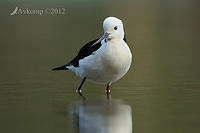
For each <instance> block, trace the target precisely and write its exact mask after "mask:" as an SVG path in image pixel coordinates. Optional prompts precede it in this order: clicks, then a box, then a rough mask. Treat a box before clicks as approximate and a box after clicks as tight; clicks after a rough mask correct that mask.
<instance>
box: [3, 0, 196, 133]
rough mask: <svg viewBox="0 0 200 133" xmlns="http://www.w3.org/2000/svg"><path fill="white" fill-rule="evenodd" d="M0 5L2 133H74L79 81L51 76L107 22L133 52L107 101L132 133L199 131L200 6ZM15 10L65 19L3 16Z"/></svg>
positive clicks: (101, 92) (95, 94) (96, 92)
mask: <svg viewBox="0 0 200 133" xmlns="http://www.w3.org/2000/svg"><path fill="white" fill-rule="evenodd" d="M0 3H1V5H0V7H1V10H2V11H1V12H0V14H1V21H0V27H1V32H0V36H1V43H0V61H1V65H0V73H1V78H0V118H1V119H0V132H1V133H11V132H15V133H27V132H28V133H44V132H50V133H54V132H59V133H64V132H65V133H67V132H76V131H80V130H79V129H78V127H77V126H76V124H75V123H74V122H73V121H74V116H73V115H72V113H71V112H72V108H73V107H72V105H73V103H75V102H79V101H80V100H81V99H80V97H79V96H78V95H77V94H76V93H75V88H76V87H77V86H78V84H79V83H80V82H81V79H80V78H79V77H76V76H75V74H73V73H72V72H68V71H62V72H61V71H60V72H52V71H50V69H51V68H52V67H55V66H57V65H62V64H63V63H67V61H69V60H71V59H72V58H73V57H74V56H75V55H76V54H77V52H78V51H79V48H80V47H81V46H82V45H84V44H85V43H86V42H87V41H89V40H92V39H94V38H97V37H100V36H101V35H102V32H103V31H102V27H101V25H102V21H103V19H104V18H105V17H107V16H111V15H112V16H117V17H119V18H121V19H122V20H123V22H124V26H125V31H126V35H127V41H128V44H129V46H130V48H131V51H132V52H133V64H132V66H131V69H130V71H129V72H128V73H127V75H126V76H125V77H123V78H122V79H121V80H119V81H118V82H116V83H115V84H113V85H112V87H111V95H112V99H113V100H116V99H117V100H119V101H123V103H124V104H126V105H127V106H130V109H131V113H132V130H133V132H134V133H145V132H148V133H161V132H162V133H188V132H191V131H192V132H199V131H200V129H199V122H200V115H199V112H200V107H199V104H200V71H199V68H200V62H199V57H200V53H199V49H200V45H199V44H200V41H199V34H200V31H199V23H200V19H199V7H198V5H199V4H200V3H199V2H197V1H193V0H184V1H178V0H177V1H164V0H163V1H162V0H155V1H151V2H149V1H145V0H143V1H139V0H136V1H134V2H131V1H126V2H123V3H122V2H120V1H115V2H114V1H110V2H101V1H96V2H91V1H87V2H81V1H76V2H72V1H66V2H64V1H60V2H57V3H55V2H49V3H48V4H45V3H43V2H40V3H39V2H30V1H27V2H23V4H22V3H21V2H20V1H17V0H16V1H13V3H11V2H9V3H8V2H6V1H1V2H0ZM38 3H39V4H38ZM16 5H17V6H19V7H20V6H21V7H29V8H46V7H65V8H66V11H67V12H66V14H65V15H52V16H51V15H42V16H37V15H35V16H34V15H15V16H10V15H9V13H10V12H11V11H12V10H13V9H14V8H15V6H16ZM119 9H120V10H119ZM83 94H84V96H85V97H86V98H89V99H91V100H92V99H95V98H97V99H98V98H100V97H104V96H105V85H98V84H93V83H90V82H86V83H85V85H84V87H83ZM104 98H105V97H104ZM94 101H95V100H94ZM97 105H98V103H97ZM101 105H102V104H101ZM94 113H95V112H94ZM126 129H127V128H126ZM113 130H114V129H113Z"/></svg>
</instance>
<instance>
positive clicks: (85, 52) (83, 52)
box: [68, 39, 101, 67]
mask: <svg viewBox="0 0 200 133" xmlns="http://www.w3.org/2000/svg"><path fill="white" fill-rule="evenodd" d="M98 40H99V39H96V40H93V41H91V42H89V43H87V44H86V45H84V46H83V47H82V48H81V49H80V51H79V53H78V55H77V56H76V57H75V58H74V59H73V60H72V61H70V62H69V63H68V65H73V66H74V67H79V60H81V59H83V58H85V57H87V56H89V55H91V54H93V52H95V51H97V50H98V49H99V48H100V47H101V42H99V43H97V44H95V45H93V44H94V43H95V42H96V41H98Z"/></svg>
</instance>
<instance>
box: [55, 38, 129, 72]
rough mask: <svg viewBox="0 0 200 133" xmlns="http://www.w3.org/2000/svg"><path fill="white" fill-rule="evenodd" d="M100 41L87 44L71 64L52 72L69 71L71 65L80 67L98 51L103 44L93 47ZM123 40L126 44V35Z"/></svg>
mask: <svg viewBox="0 0 200 133" xmlns="http://www.w3.org/2000/svg"><path fill="white" fill-rule="evenodd" d="M98 40H99V39H96V40H93V41H91V42H89V43H87V44H85V45H84V46H83V47H82V48H81V49H80V51H79V53H78V55H77V56H76V57H75V58H74V59H73V60H71V61H70V62H69V63H67V64H65V65H63V66H60V67H56V68H53V69H52V70H68V68H67V66H69V65H73V66H74V67H79V60H81V59H83V58H85V57H87V56H89V55H91V54H93V52H95V51H97V50H98V49H99V48H100V47H101V42H99V43H97V44H95V45H93V44H94V43H95V42H96V41H98ZM123 40H124V41H125V42H126V36H125V35H124V38H123Z"/></svg>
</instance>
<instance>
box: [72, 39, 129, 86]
mask: <svg viewBox="0 0 200 133" xmlns="http://www.w3.org/2000/svg"><path fill="white" fill-rule="evenodd" d="M131 60H132V54H131V52H130V49H129V47H128V45H127V44H126V43H125V42H124V41H123V40H114V39H113V40H110V41H107V42H106V43H105V42H104V40H103V41H102V46H101V48H99V49H98V50H97V51H96V52H95V53H94V54H93V55H90V56H88V57H86V58H84V59H83V60H80V62H79V65H80V67H79V68H76V69H75V72H76V73H77V74H78V75H80V76H81V77H86V78H87V79H89V80H92V81H95V82H98V83H112V82H115V81H117V80H118V79H120V78H121V77H123V76H124V75H125V74H126V73H127V71H128V70H129V68H130V65H131Z"/></svg>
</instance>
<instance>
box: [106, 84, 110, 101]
mask: <svg viewBox="0 0 200 133" xmlns="http://www.w3.org/2000/svg"><path fill="white" fill-rule="evenodd" d="M106 95H107V99H109V98H110V83H108V84H107V87H106Z"/></svg>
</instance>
